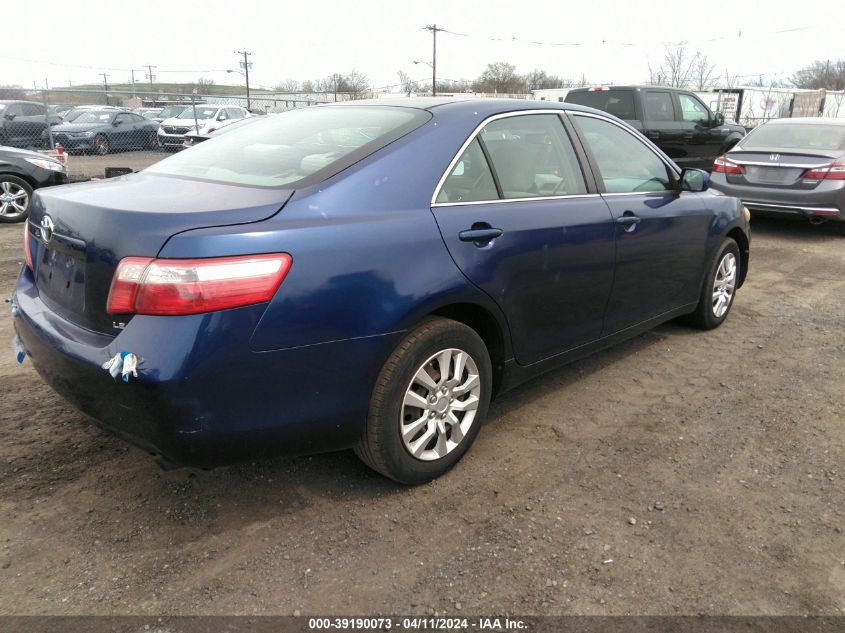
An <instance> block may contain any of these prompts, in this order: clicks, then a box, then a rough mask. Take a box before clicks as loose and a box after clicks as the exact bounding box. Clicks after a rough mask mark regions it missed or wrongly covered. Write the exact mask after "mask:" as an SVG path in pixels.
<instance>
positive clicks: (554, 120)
mask: <svg viewBox="0 0 845 633" xmlns="http://www.w3.org/2000/svg"><path fill="white" fill-rule="evenodd" d="M481 138H482V139H483V141H484V144H485V145H486V146H487V151H488V153H489V154H490V160H491V161H492V162H493V169H495V171H496V176H497V177H498V179H499V184H500V185H501V187H502V196H503V197H504V198H537V197H542V196H556V195H557V196H563V195H572V194H583V193H586V192H587V187H586V184H585V183H584V175H583V174H582V173H581V168H580V166H579V164H578V158H577V157H576V155H575V150H574V149H573V148H572V144H571V143H570V141H569V138H568V137H567V136H566V132H565V130H564V128H563V124H562V123H561V121H560V118H559V117H558V116H557V115H556V114H530V115H525V116H512V117H507V118H504V119H498V120H496V121H493V122H492V123H490V124H489V125H487V126H486V127H485V128H484V129H483V130H482V131H481Z"/></svg>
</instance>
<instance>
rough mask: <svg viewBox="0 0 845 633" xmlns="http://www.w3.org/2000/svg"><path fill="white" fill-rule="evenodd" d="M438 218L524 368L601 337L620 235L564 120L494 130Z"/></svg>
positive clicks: (459, 166)
mask: <svg viewBox="0 0 845 633" xmlns="http://www.w3.org/2000/svg"><path fill="white" fill-rule="evenodd" d="M432 212H433V213H434V216H435V218H436V220H437V224H438V226H439V227H440V231H441V234H442V235H443V239H444V241H445V243H446V246H447V247H448V249H449V252H450V253H451V255H452V257H453V259H454V260H455V262H456V263H457V265H458V266H459V267H460V269H461V270H462V271H463V273H464V274H465V275H466V276H467V278H468V279H469V280H470V281H471V282H472V283H474V284H475V285H476V286H478V287H480V288H481V289H483V290H484V291H485V292H486V293H487V294H488V295H489V296H490V297H492V298H493V300H495V301H496V302H497V303H498V305H499V306H500V308H501V309H502V311H503V312H504V314H505V315H506V318H507V320H508V323H509V325H510V330H511V336H512V342H513V346H514V353H515V356H516V359H517V362H519V363H521V364H529V363H533V362H536V361H538V360H541V359H543V358H546V357H549V356H552V355H554V354H557V353H559V352H562V351H565V350H567V349H570V348H573V347H576V346H578V345H581V344H584V343H587V342H590V341H593V340H595V339H598V338H599V337H600V336H601V331H602V319H603V316H604V309H605V306H606V304H607V300H608V297H609V295H610V289H611V285H612V283H613V261H614V250H615V246H614V232H615V227H614V224H613V220H612V217H611V214H610V211H609V209H608V207H607V205H606V204H605V203H604V201H603V200H602V198H601V197H600V196H598V195H597V194H596V193H595V192H591V191H589V190H588V187H587V182H586V179H585V176H584V173H583V171H582V168H581V164H580V162H579V160H578V157H577V155H576V151H575V149H574V147H573V145H572V142H571V141H570V138H569V136H568V135H567V132H566V130H565V128H564V126H563V123H562V120H561V118H560V117H559V116H558V115H557V114H554V113H549V114H521V113H511V114H509V115H505V116H502V117H498V118H496V119H495V120H493V121H491V122H490V123H488V124H487V125H486V126H485V127H484V129H483V130H482V131H481V133H480V134H479V135H478V136H477V137H476V138H475V139H474V140H472V142H471V143H470V144H469V145H468V146H467V147H466V149H465V151H464V152H463V153H462V155H461V156H460V158H459V159H458V160H457V162H456V163H455V164H454V165H453V166H452V167H451V171H450V173H449V176H448V177H447V178H446V179H445V181H444V182H443V183H442V186H441V188H440V189H439V191H438V192H437V196H436V199H435V201H434V204H433V205H432Z"/></svg>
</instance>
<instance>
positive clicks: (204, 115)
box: [176, 106, 217, 119]
mask: <svg viewBox="0 0 845 633" xmlns="http://www.w3.org/2000/svg"><path fill="white" fill-rule="evenodd" d="M196 113H197V114H196V118H198V119H210V118H211V117H213V116H214V115H215V114H217V108H207V107H204V108H201V107H199V106H197V107H196ZM176 118H177V119H193V118H194V108H193V107H191V106H188V107H187V108H185V109H184V110H182V112H180V113H179V116H177V117H176Z"/></svg>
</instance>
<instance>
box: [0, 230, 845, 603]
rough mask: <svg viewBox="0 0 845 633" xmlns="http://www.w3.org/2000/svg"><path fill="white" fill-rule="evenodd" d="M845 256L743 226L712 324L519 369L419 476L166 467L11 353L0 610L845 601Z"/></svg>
mask: <svg viewBox="0 0 845 633" xmlns="http://www.w3.org/2000/svg"><path fill="white" fill-rule="evenodd" d="M21 232H22V229H21V227H20V226H2V227H0V296H3V297H5V296H8V295H9V294H10V292H11V290H12V287H13V284H14V278H15V275H16V273H17V270H18V265H19V264H18V262H19V260H20V250H21V249H20V246H19V245H20V239H21ZM844 271H845V238H840V237H837V236H835V235H834V234H833V233H832V231H829V230H825V227H821V228H818V227H810V226H809V225H806V224H803V223H794V222H780V221H777V222H776V221H769V222H766V223H761V222H759V221H755V225H754V241H753V243H752V268H751V274H750V278H749V281H748V283H747V284H746V285H745V287H744V288H742V289H741V291H740V292H739V294H738V296H737V300H736V303H735V305H734V308H733V312H732V313H731V315H730V318H729V319H728V321H727V322H726V323H725V325H724V326H723V327H721V328H720V329H718V330H716V331H713V332H709V333H702V332H696V331H692V330H689V329H687V328H685V327H683V326H681V325H678V324H674V323H671V324H667V325H664V326H661V327H659V328H658V329H656V330H655V331H653V332H651V333H648V334H645V335H643V336H640V337H638V338H636V339H634V340H632V341H630V342H628V343H626V344H623V345H620V346H618V347H616V348H614V349H612V350H609V351H606V352H603V353H600V354H598V355H596V356H594V357H592V358H590V359H589V360H586V361H583V362H579V363H576V364H573V365H570V366H568V367H566V368H563V369H560V370H558V371H555V372H552V373H550V374H548V375H546V376H544V377H542V378H540V379H537V380H535V381H533V382H531V383H529V384H527V385H525V386H523V387H521V388H519V389H518V390H516V391H514V392H512V393H510V394H508V395H506V396H505V397H503V398H501V399H500V400H499V401H497V402H496V403H494V405H493V408H492V411H491V419H490V421H489V423H488V424H487V426H486V427H485V429H484V430H483V431H482V433H481V435H480V436H479V438H478V441H477V442H476V444H475V446H474V447H473V449H472V451H470V454H469V455H467V457H466V459H464V460H463V462H462V463H461V464H459V465H458V467H457V468H455V469H454V470H453V471H452V472H451V473H449V474H448V475H447V476H445V477H443V478H442V479H440V480H438V481H435V482H433V483H431V484H429V485H425V486H421V487H418V488H413V489H406V488H402V487H398V486H396V485H394V484H392V483H391V482H389V481H387V480H385V479H383V478H381V477H379V476H377V475H375V474H373V473H371V472H370V471H368V470H367V469H366V468H365V467H364V466H362V465H361V464H359V463H358V461H357V460H356V459H355V457H354V456H353V455H352V454H351V453H335V454H329V455H320V456H315V457H303V458H293V459H291V458H285V459H276V460H272V461H267V462H262V463H252V464H243V465H239V466H233V467H229V468H223V469H218V470H215V471H212V472H207V473H199V474H192V473H187V472H184V471H176V472H172V473H164V472H162V471H160V470H159V469H158V467H157V466H156V465H155V464H154V463H153V462H152V460H151V459H150V458H149V457H148V456H147V455H146V454H144V453H143V452H141V451H139V450H137V449H134V448H131V447H129V446H127V445H126V444H124V443H123V442H122V441H120V440H118V439H115V438H113V437H111V436H109V435H108V434H106V433H104V432H102V431H100V430H98V429H96V428H95V427H94V426H92V425H91V424H90V423H88V422H87V421H86V419H85V418H84V417H83V416H82V415H81V414H79V413H77V412H76V411H74V410H73V409H72V408H71V407H69V406H68V405H66V404H65V403H64V402H63V401H62V400H60V399H59V398H58V397H57V396H55V395H54V394H53V393H52V391H51V390H50V389H49V388H47V387H46V386H45V385H44V384H43V383H42V382H41V380H40V378H39V377H38V376H37V375H36V374H35V372H34V371H33V370H32V368H31V366H30V365H29V364H25V365H23V366H18V365H17V364H16V363H15V362H14V360H13V358H12V353H11V350H9V351H8V353H6V354H2V355H0V384H2V394H0V397H2V400H0V447H2V448H0V614H117V613H120V614H139V615H150V614H170V615H173V614H292V613H296V614H300V613H301V614H303V615H306V614H340V613H358V614H360V613H374V612H382V613H435V612H438V613H450V614H490V613H506V612H510V613H522V614H697V613H707V614H828V615H833V614H845V534H843V530H845V490H843V478H845V430H843V420H844V419H845V402H844V401H843V399H844V398H845V396H844V395H843V386H845V382H844V381H843V373H845V276H843V272H844ZM11 336H12V327H11V319H10V318H9V317H8V316H7V315H4V316H3V317H2V318H0V340H2V341H8V340H9V339H10V338H11ZM4 345H5V343H4Z"/></svg>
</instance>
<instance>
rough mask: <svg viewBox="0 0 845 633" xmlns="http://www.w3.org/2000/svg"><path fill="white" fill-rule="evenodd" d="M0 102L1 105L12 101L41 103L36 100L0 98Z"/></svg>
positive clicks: (9, 103)
mask: <svg viewBox="0 0 845 633" xmlns="http://www.w3.org/2000/svg"><path fill="white" fill-rule="evenodd" d="M0 103H2V104H3V105H11V104H13V103H34V104H36V105H41V104H40V103H38V102H37V101H27V100H26V99H0Z"/></svg>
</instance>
